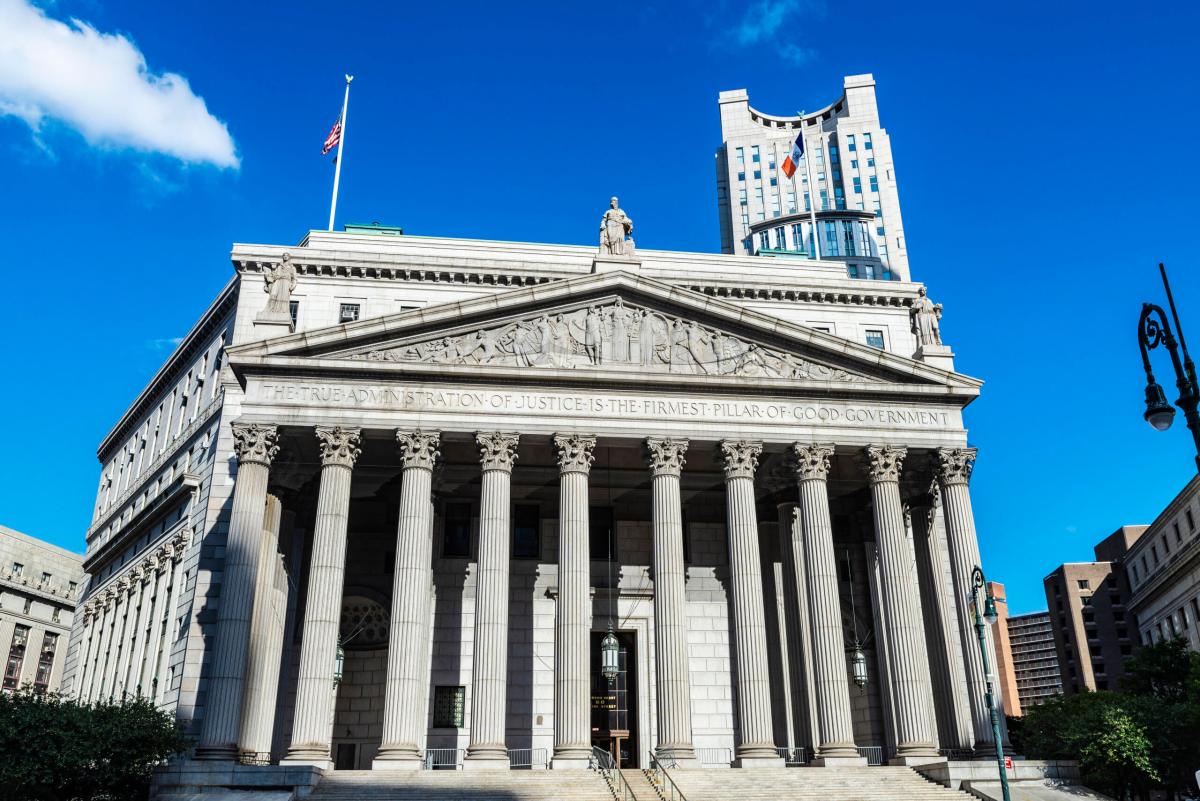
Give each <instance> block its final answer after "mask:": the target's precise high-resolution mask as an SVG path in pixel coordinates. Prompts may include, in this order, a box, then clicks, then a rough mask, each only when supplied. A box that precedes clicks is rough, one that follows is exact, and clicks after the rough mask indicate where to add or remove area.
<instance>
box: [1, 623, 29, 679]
mask: <svg viewBox="0 0 1200 801" xmlns="http://www.w3.org/2000/svg"><path fill="white" fill-rule="evenodd" d="M28 641H29V626H17V627H16V629H15V630H14V631H13V638H12V644H11V645H9V647H8V660H7V661H6V662H5V665H4V682H3V684H2V685H0V687H2V688H3V689H5V690H15V689H17V685H18V684H20V682H21V665H22V664H24V662H25V645H26V643H27V642H28Z"/></svg>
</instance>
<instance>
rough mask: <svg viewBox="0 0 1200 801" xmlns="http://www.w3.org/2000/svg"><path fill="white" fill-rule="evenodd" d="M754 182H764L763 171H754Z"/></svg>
mask: <svg viewBox="0 0 1200 801" xmlns="http://www.w3.org/2000/svg"><path fill="white" fill-rule="evenodd" d="M754 180H756V181H761V180H762V170H755V171H754Z"/></svg>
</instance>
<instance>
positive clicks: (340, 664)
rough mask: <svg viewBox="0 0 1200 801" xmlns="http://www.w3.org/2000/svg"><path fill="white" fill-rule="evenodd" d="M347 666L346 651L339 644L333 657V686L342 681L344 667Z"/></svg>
mask: <svg viewBox="0 0 1200 801" xmlns="http://www.w3.org/2000/svg"><path fill="white" fill-rule="evenodd" d="M345 666H346V651H345V650H344V649H343V648H342V646H341V645H340V644H339V645H338V647H337V653H336V654H334V657H333V686H334V687H336V686H338V685H339V684H341V683H342V669H343V668H345Z"/></svg>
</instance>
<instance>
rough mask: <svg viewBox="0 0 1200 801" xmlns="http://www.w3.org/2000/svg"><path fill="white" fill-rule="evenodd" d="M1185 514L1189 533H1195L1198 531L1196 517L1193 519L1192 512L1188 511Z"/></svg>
mask: <svg viewBox="0 0 1200 801" xmlns="http://www.w3.org/2000/svg"><path fill="white" fill-rule="evenodd" d="M1183 514H1184V516H1185V517H1187V521H1188V531H1195V530H1196V519H1195V518H1194V517H1192V510H1191V509H1188V510H1187V511H1186V512H1184V513H1183Z"/></svg>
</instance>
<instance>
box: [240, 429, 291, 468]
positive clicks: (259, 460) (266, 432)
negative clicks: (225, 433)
mask: <svg viewBox="0 0 1200 801" xmlns="http://www.w3.org/2000/svg"><path fill="white" fill-rule="evenodd" d="M232 428H233V452H234V453H236V454H237V459H238V464H239V465H243V464H261V465H266V466H267V467H270V465H271V461H272V460H273V459H274V458H275V454H277V453H279V428H278V427H277V426H273V425H269V424H266V423H234V424H233V426H232Z"/></svg>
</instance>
